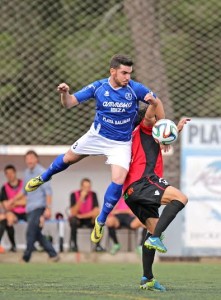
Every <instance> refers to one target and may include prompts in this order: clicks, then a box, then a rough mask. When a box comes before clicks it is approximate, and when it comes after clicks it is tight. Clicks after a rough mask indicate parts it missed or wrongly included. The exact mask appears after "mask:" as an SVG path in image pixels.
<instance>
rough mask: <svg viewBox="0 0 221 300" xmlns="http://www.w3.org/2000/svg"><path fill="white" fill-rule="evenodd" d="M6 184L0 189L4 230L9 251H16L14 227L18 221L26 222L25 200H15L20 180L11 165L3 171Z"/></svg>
mask: <svg viewBox="0 0 221 300" xmlns="http://www.w3.org/2000/svg"><path fill="white" fill-rule="evenodd" d="M4 173H5V177H6V179H7V182H6V183H5V184H4V185H3V186H2V188H1V196H0V201H1V203H2V205H3V206H4V208H5V216H6V230H7V232H8V237H9V240H10V242H11V249H10V250H11V251H13V252H15V251H16V244H15V237H14V227H13V225H14V224H15V223H16V222H18V220H23V221H26V220H27V219H26V212H25V204H26V201H25V198H24V197H23V198H20V199H16V195H18V194H20V192H21V190H22V185H23V183H22V180H21V179H18V178H17V174H16V169H15V167H14V166H13V165H7V166H6V167H5V169H4Z"/></svg>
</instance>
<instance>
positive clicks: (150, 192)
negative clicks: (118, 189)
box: [124, 175, 169, 224]
mask: <svg viewBox="0 0 221 300" xmlns="http://www.w3.org/2000/svg"><path fill="white" fill-rule="evenodd" d="M168 186H169V184H168V182H167V181H166V180H165V179H163V178H160V177H158V176H157V175H151V176H150V177H143V178H141V179H140V180H137V181H135V182H134V183H132V184H131V185H130V186H129V187H128V188H127V189H126V191H125V193H124V198H125V202H126V203H127V205H128V206H129V207H130V209H131V210H132V212H133V213H134V214H135V216H137V217H138V219H139V220H140V221H141V222H142V223H143V224H145V222H146V220H147V219H148V218H159V211H158V209H159V207H160V206H161V198H162V196H163V193H164V191H165V189H166V188H167V187H168Z"/></svg>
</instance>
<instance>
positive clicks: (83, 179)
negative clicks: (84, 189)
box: [81, 177, 91, 185]
mask: <svg viewBox="0 0 221 300" xmlns="http://www.w3.org/2000/svg"><path fill="white" fill-rule="evenodd" d="M85 181H86V182H89V183H91V180H90V179H89V178H86V177H85V178H82V179H81V185H82V184H83V182H85Z"/></svg>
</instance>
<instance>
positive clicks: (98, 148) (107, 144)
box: [71, 124, 131, 171]
mask: <svg viewBox="0 0 221 300" xmlns="http://www.w3.org/2000/svg"><path fill="white" fill-rule="evenodd" d="M71 150H72V151H73V152H74V153H76V154H83V155H105V156H107V161H106V164H110V165H117V166H121V167H123V168H124V169H126V170H127V171H128V170H129V165H130V160H131V141H128V142H120V141H114V140H110V139H107V138H105V137H103V136H101V135H100V134H99V133H98V132H97V131H96V130H95V128H94V124H92V125H91V128H90V129H89V131H88V132H87V133H85V134H84V135H83V136H82V137H81V138H79V139H78V140H77V141H76V142H75V143H74V144H73V145H72V146H71Z"/></svg>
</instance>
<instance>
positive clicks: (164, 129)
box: [152, 119, 178, 145]
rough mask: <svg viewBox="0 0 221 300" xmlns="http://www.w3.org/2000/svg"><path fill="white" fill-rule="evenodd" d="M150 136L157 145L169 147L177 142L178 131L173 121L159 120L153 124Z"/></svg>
mask: <svg viewBox="0 0 221 300" xmlns="http://www.w3.org/2000/svg"><path fill="white" fill-rule="evenodd" d="M152 136H153V138H154V139H155V141H156V142H157V143H161V144H163V145H170V144H172V143H173V142H175V141H176V140H177V138H178V129H177V127H176V124H175V123H174V122H173V121H171V120H168V119H161V120H159V121H157V122H156V123H155V124H154V126H153V128H152Z"/></svg>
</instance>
